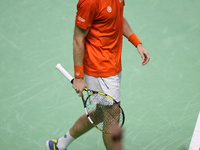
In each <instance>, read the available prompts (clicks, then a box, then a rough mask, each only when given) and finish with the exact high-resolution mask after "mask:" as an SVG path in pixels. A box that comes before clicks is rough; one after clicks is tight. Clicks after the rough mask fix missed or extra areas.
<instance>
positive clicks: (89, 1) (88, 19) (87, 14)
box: [75, 0, 95, 29]
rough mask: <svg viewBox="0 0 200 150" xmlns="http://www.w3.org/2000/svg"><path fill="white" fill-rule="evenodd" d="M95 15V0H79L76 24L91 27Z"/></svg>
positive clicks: (85, 27)
mask: <svg viewBox="0 0 200 150" xmlns="http://www.w3.org/2000/svg"><path fill="white" fill-rule="evenodd" d="M94 17H95V3H94V2H93V0H79V2H78V4H77V13H76V21H75V24H76V25H77V26H78V27H80V28H83V29H89V28H90V27H91V26H92V22H93V20H94Z"/></svg>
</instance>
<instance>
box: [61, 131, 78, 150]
mask: <svg viewBox="0 0 200 150" xmlns="http://www.w3.org/2000/svg"><path fill="white" fill-rule="evenodd" d="M74 140H75V139H74V138H73V137H72V136H71V135H70V133H69V131H68V132H67V133H66V134H65V135H64V136H63V137H61V138H59V139H58V144H57V147H58V149H59V150H65V149H66V148H67V147H68V146H69V145H70V143H71V142H73V141H74Z"/></svg>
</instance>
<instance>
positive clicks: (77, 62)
mask: <svg viewBox="0 0 200 150" xmlns="http://www.w3.org/2000/svg"><path fill="white" fill-rule="evenodd" d="M88 31H89V30H85V29H82V28H79V27H78V26H75V28H74V37H73V59H74V66H76V67H79V68H81V66H83V60H84V39H85V37H86V36H87V33H88ZM82 68H83V67H82ZM81 72H83V70H80V72H76V69H75V79H74V83H73V88H74V89H75V90H76V92H77V93H79V96H81V95H82V92H83V90H84V88H85V87H87V85H86V83H85V80H84V79H83V77H80V78H79V77H78V76H79V73H81Z"/></svg>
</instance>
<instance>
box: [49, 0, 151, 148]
mask: <svg viewBox="0 0 200 150" xmlns="http://www.w3.org/2000/svg"><path fill="white" fill-rule="evenodd" d="M124 5H125V2H124V0H79V2H78V4H77V13H76V20H75V28H74V37H73V56H74V57H73V59H74V76H75V80H74V83H73V88H74V89H75V90H76V92H77V93H78V94H79V96H81V94H82V92H83V89H84V88H85V87H87V88H88V89H92V90H95V91H100V92H103V93H106V94H108V95H110V96H111V97H113V98H114V99H115V100H116V101H117V102H120V101H121V96H120V82H121V71H122V65H121V51H122V38H123V36H125V37H126V38H127V39H128V40H129V41H130V42H131V43H132V44H133V45H134V46H135V47H136V48H137V50H138V52H139V54H140V55H141V57H142V59H143V62H142V65H145V64H147V63H148V61H149V59H150V58H149V54H148V52H147V51H146V49H145V48H144V47H143V45H142V42H141V41H140V40H139V38H138V37H137V36H136V34H135V33H133V31H132V29H131V28H130V26H129V24H128V22H127V20H126V19H125V18H124V16H123V9H124ZM92 128H93V125H92V124H91V123H90V121H89V120H88V119H87V116H86V115H82V116H81V117H80V118H79V119H78V120H77V121H76V122H75V124H74V125H73V126H72V128H71V129H70V130H69V131H68V132H67V133H66V134H65V135H64V136H63V137H61V138H59V139H56V140H48V141H47V142H46V149H47V150H66V148H67V147H68V146H69V144H70V143H71V142H72V141H73V140H75V139H76V138H78V137H80V136H81V135H82V134H84V133H86V132H87V131H89V130H90V129H92ZM103 141H104V144H105V147H106V149H107V150H112V149H113V145H112V141H111V136H110V135H109V134H104V133H103Z"/></svg>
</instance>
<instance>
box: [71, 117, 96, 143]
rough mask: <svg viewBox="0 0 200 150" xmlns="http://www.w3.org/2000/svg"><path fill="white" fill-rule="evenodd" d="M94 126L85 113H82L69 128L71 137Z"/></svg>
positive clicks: (75, 136)
mask: <svg viewBox="0 0 200 150" xmlns="http://www.w3.org/2000/svg"><path fill="white" fill-rule="evenodd" d="M93 127H94V126H93V125H92V124H91V122H90V121H89V120H88V118H87V116H86V114H84V115H82V116H81V117H80V118H79V119H78V120H77V121H76V122H75V124H74V125H73V127H72V128H71V129H70V130H69V132H70V134H71V136H72V137H74V138H75V139H76V138H78V137H79V136H81V135H82V134H84V133H86V132H87V131H89V130H90V129H92V128H93Z"/></svg>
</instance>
